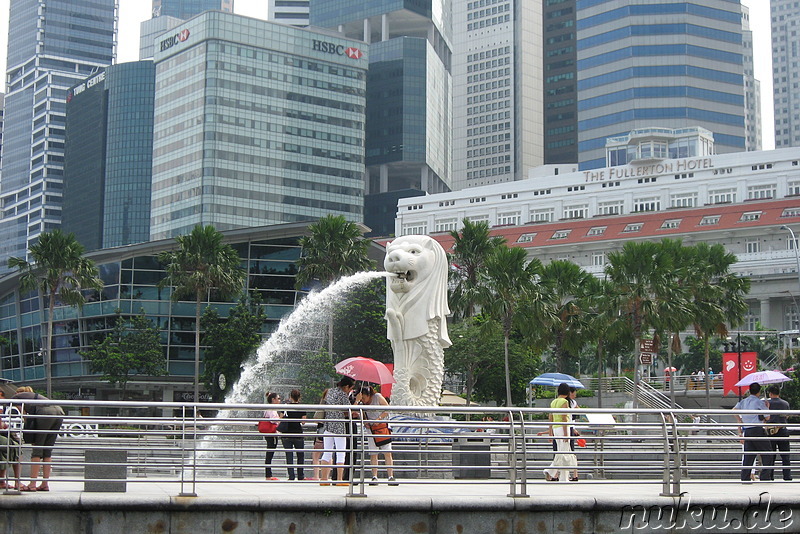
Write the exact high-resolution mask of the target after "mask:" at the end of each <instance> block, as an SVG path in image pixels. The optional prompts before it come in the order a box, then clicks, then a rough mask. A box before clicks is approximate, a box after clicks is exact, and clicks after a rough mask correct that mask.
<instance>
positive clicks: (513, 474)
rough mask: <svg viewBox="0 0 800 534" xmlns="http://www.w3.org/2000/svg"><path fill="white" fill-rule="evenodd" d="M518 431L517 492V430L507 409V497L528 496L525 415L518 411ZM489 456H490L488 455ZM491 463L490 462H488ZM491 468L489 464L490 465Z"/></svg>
mask: <svg viewBox="0 0 800 534" xmlns="http://www.w3.org/2000/svg"><path fill="white" fill-rule="evenodd" d="M519 431H520V435H521V436H522V469H521V474H522V476H521V477H520V478H521V480H520V486H521V487H520V492H519V493H518V492H517V471H518V469H517V464H518V461H517V460H518V458H517V454H518V453H517V431H516V425H515V423H514V413H513V412H511V411H509V412H508V434H509V435H508V445H507V447H508V453H509V464H510V466H509V467H510V469H509V482H510V491H509V493H508V496H509V497H530V495H528V493H527V488H528V480H527V468H526V466H527V457H526V454H525V451H526V450H527V446H526V435H525V417H524V415H523V413H522V412H521V411H520V412H519ZM489 454H490V455H491V446H490V448H489ZM490 458H491V456H490ZM490 463H491V462H490ZM490 469H491V466H490Z"/></svg>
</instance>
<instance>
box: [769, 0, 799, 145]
mask: <svg viewBox="0 0 800 534" xmlns="http://www.w3.org/2000/svg"><path fill="white" fill-rule="evenodd" d="M770 14H771V19H772V85H773V97H772V102H773V107H774V109H775V122H774V127H775V148H784V147H790V146H800V91H798V88H799V87H800V85H798V84H800V63H799V62H798V60H797V58H798V55H800V50H799V49H800V43H798V39H797V32H798V31H799V30H800V4H798V3H797V1H795V0H770Z"/></svg>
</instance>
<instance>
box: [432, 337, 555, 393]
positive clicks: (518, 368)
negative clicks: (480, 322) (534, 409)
mask: <svg viewBox="0 0 800 534" xmlns="http://www.w3.org/2000/svg"><path fill="white" fill-rule="evenodd" d="M484 332H485V333H484V334H481V335H480V336H479V337H477V338H473V339H472V341H473V343H475V348H476V349H477V350H480V351H481V356H480V358H481V359H482V361H484V362H488V364H487V365H485V366H484V367H483V368H481V369H480V370H479V372H477V374H476V375H475V400H477V401H479V402H484V403H485V402H494V403H496V404H497V405H498V406H501V405H503V404H505V405H506V406H521V405H524V404H525V401H526V399H525V393H526V391H527V388H528V383H529V382H530V381H531V379H532V378H533V377H535V376H536V375H537V374H539V372H540V371H539V370H540V367H541V361H540V359H539V357H538V356H536V355H535V354H534V352H533V351H531V350H529V349H527V348H525V347H524V346H523V345H522V344H521V342H520V341H521V338H520V336H519V335H518V334H516V333H515V334H514V335H512V336H510V337H509V338H508V339H506V338H505V336H504V335H503V329H502V328H501V327H500V326H499V325H495V328H493V329H488V330H484ZM487 332H491V333H490V334H487ZM501 340H502V341H503V343H502V350H501V343H500V342H501ZM451 348H452V347H451ZM449 350H450V349H447V351H449ZM447 351H445V355H446V354H447ZM476 352H477V351H476ZM501 357H502V358H506V357H507V358H508V361H509V369H510V371H509V374H508V377H507V376H506V374H505V372H504V370H502V369H501V368H500V366H498V365H494V362H496V361H497V360H499V359H500V358H501ZM445 358H447V356H445ZM508 383H510V384H511V399H509V398H508V386H507V384H508Z"/></svg>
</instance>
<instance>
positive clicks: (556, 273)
mask: <svg viewBox="0 0 800 534" xmlns="http://www.w3.org/2000/svg"><path fill="white" fill-rule="evenodd" d="M592 279H594V277H593V276H592V275H591V274H589V273H587V272H586V271H584V270H583V269H581V268H580V266H578V265H577V264H575V263H572V262H571V261H563V260H556V261H552V262H550V263H548V264H547V265H545V266H544V268H543V269H542V277H541V285H542V288H543V291H544V295H543V297H542V298H543V302H544V305H545V306H547V307H548V308H549V312H548V313H547V314H545V316H544V317H541V319H543V321H542V322H539V324H537V329H539V330H540V331H542V332H543V333H545V335H546V336H547V338H549V339H548V344H549V345H551V346H552V348H553V355H554V356H555V358H556V370H557V371H558V372H564V370H565V363H566V362H565V359H566V355H567V354H579V353H580V350H581V348H582V347H583V344H584V337H583V336H582V335H581V330H582V328H583V325H582V322H583V321H584V320H585V319H586V311H587V304H588V303H587V302H586V299H587V297H588V296H589V293H588V289H589V285H590V280H592ZM547 318H550V320H549V321H548V320H547Z"/></svg>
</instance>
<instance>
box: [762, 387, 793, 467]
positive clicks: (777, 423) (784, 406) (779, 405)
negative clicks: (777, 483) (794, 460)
mask: <svg viewBox="0 0 800 534" xmlns="http://www.w3.org/2000/svg"><path fill="white" fill-rule="evenodd" d="M767 395H769V400H768V401H767V403H768V404H769V411H770V415H769V422H770V424H769V426H767V427H766V428H770V429H772V428H777V430H776V431H775V433H774V434H771V435H770V438H772V439H771V440H770V442H769V448H770V451H772V452H775V451H776V450H777V451H778V452H779V453H780V455H781V464H782V465H783V480H792V466H791V457H790V454H789V429H788V428H787V427H786V425H787V424H788V423H789V421H788V419H787V418H786V416H785V415H784V414H782V413H780V412H781V411H783V410H791V408H790V407H789V403H788V402H786V401H785V400H784V399H782V398H781V389H780V388H779V387H778V386H776V385H772V386H770V387H768V388H767ZM770 457H771V458H772V459H773V460H772V461H771V462H770V465H774V464H775V455H774V454H771V455H770ZM764 476H766V477H767V479H768V480H772V478H773V469H772V468H771V467H770V468H769V469H764V471H762V478H763V477H764Z"/></svg>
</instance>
